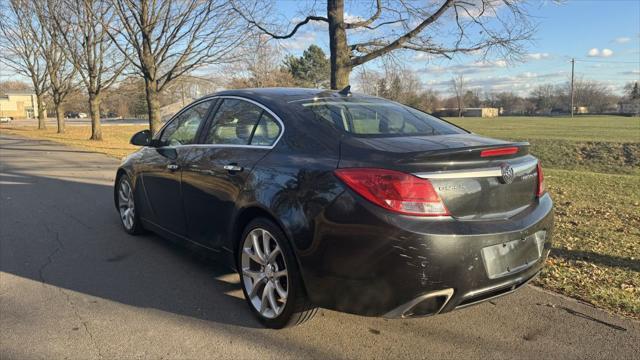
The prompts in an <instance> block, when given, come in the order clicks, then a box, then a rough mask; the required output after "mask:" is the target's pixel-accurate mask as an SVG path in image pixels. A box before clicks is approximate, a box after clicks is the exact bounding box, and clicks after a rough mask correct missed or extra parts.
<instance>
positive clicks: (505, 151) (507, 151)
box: [480, 146, 518, 157]
mask: <svg viewBox="0 0 640 360" xmlns="http://www.w3.org/2000/svg"><path fill="white" fill-rule="evenodd" d="M517 152H518V147H517V146H512V147H504V148H497V149H489V150H482V151H481V152H480V157H491V156H503V155H513V154H515V153H517Z"/></svg>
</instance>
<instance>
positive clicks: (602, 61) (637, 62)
mask: <svg viewBox="0 0 640 360" xmlns="http://www.w3.org/2000/svg"><path fill="white" fill-rule="evenodd" d="M573 60H575V61H580V62H593V63H608V64H638V65H640V60H639V61H621V60H591V59H573Z"/></svg>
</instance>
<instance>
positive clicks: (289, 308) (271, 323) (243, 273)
mask: <svg viewBox="0 0 640 360" xmlns="http://www.w3.org/2000/svg"><path fill="white" fill-rule="evenodd" d="M256 249H257V250H256ZM265 249H266V250H265ZM237 253H238V258H237V261H238V274H239V275H240V283H241V286H242V292H243V293H244V297H245V299H246V301H247V304H248V305H249V308H250V309H251V312H252V313H253V314H254V315H255V316H256V318H257V319H258V321H260V323H262V324H263V325H264V326H265V327H268V328H272V329H281V328H285V327H289V326H296V325H299V324H302V323H303V322H305V321H307V320H309V319H311V318H312V317H313V316H314V315H315V313H316V312H317V307H316V306H315V305H313V304H312V303H311V301H309V299H308V297H307V295H306V291H305V289H304V286H303V282H302V277H301V275H300V271H299V268H298V264H297V262H296V259H295V257H294V255H293V250H292V248H291V245H290V244H289V242H288V240H287V238H286V236H285V235H284V233H283V232H282V230H281V229H280V227H278V225H276V224H275V223H274V222H273V221H271V220H269V219H266V218H256V219H254V220H253V221H251V222H250V223H249V225H247V226H246V228H245V229H244V231H243V232H242V237H241V238H240V241H239V246H238V251H237ZM285 277H286V279H285Z"/></svg>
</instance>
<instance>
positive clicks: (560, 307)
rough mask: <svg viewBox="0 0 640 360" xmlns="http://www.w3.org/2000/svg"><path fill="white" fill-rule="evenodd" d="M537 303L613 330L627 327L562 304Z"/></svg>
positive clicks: (621, 329) (624, 329) (622, 329)
mask: <svg viewBox="0 0 640 360" xmlns="http://www.w3.org/2000/svg"><path fill="white" fill-rule="evenodd" d="M538 305H540V306H547V307H550V308H554V309H560V310H564V311H566V312H567V313H568V314H570V315H573V316H577V317H580V318H583V319H586V320H589V321H593V322H595V323H598V324H601V325H604V326H608V327H610V328H612V329H614V330H618V331H627V329H626V328H623V327H622V326H618V325H615V324H612V323H609V322H606V321H603V320H600V319H596V318H594V317H593V316H590V315H587V314H585V313H582V312H580V311H576V310H573V309H571V308H568V307H566V306H563V305H556V304H551V303H546V304H538Z"/></svg>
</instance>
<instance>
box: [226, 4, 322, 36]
mask: <svg viewBox="0 0 640 360" xmlns="http://www.w3.org/2000/svg"><path fill="white" fill-rule="evenodd" d="M230 3H231V8H232V9H233V11H235V12H236V13H238V15H240V17H242V18H243V19H244V20H245V21H246V22H248V23H249V24H251V25H253V26H255V27H256V28H258V29H259V30H260V31H262V32H263V33H265V34H267V35H269V36H271V37H272V38H274V39H288V38H290V37H292V36H293V35H295V34H296V32H298V29H300V27H302V26H304V25H306V24H307V23H309V22H310V21H324V22H326V23H328V22H329V19H327V18H326V17H324V16H313V15H309V16H307V17H306V18H305V19H304V20H302V21H300V22H299V23H297V24H296V25H295V26H294V27H293V30H291V31H290V32H289V33H288V34H286V35H277V34H274V33H272V32H271V31H269V30H267V29H266V28H265V27H264V26H262V25H260V24H258V22H257V21H255V20H253V19H251V18H249V17H248V16H247V15H245V14H244V13H243V12H242V11H241V10H240V9H238V8H237V7H236V5H235V3H234V1H231V2H230Z"/></svg>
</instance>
